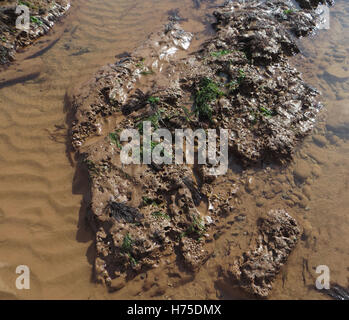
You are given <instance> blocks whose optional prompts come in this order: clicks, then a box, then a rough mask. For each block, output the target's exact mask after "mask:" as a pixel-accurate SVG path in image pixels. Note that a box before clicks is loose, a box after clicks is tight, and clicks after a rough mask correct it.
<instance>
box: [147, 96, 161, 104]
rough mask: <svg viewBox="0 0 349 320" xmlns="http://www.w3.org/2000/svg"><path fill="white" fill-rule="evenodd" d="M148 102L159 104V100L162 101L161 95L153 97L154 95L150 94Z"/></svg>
mask: <svg viewBox="0 0 349 320" xmlns="http://www.w3.org/2000/svg"><path fill="white" fill-rule="evenodd" d="M148 102H149V103H150V104H152V105H157V104H158V103H159V102H160V98H159V97H153V96H150V97H149V98H148Z"/></svg>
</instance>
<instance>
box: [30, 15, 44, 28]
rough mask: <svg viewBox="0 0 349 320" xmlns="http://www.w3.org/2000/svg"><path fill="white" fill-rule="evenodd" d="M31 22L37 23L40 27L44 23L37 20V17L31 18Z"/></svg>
mask: <svg viewBox="0 0 349 320" xmlns="http://www.w3.org/2000/svg"><path fill="white" fill-rule="evenodd" d="M30 21H31V22H33V23H36V24H37V25H39V26H41V25H42V21H41V20H40V19H39V18H37V17H34V16H31V17H30Z"/></svg>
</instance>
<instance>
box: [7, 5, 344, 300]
mask: <svg viewBox="0 0 349 320" xmlns="http://www.w3.org/2000/svg"><path fill="white" fill-rule="evenodd" d="M177 7H178V3H177V2H175V1H156V4H154V1H138V0H137V1H133V2H132V3H129V2H128V1H118V3H115V1H110V0H108V1H107V0H98V1H90V0H87V1H75V2H74V3H73V6H72V12H71V13H70V15H69V16H68V17H67V18H66V19H65V21H64V23H63V25H61V26H57V28H56V29H55V33H56V36H58V35H59V36H60V39H59V41H57V43H55V44H54V46H52V48H51V49H50V50H48V51H46V52H44V53H43V55H41V56H38V57H35V58H33V59H30V62H28V61H29V60H27V62H26V63H24V62H23V64H21V61H20V60H21V58H20V57H18V60H19V61H18V64H17V65H16V64H15V65H14V66H12V67H10V68H9V70H8V74H11V75H12V76H13V77H14V78H15V76H17V75H18V76H21V75H23V72H20V71H19V69H21V68H22V69H23V70H24V71H33V72H34V71H36V70H39V71H40V74H39V75H38V76H37V77H35V78H33V79H29V80H28V81H26V82H25V83H17V84H14V85H11V86H6V87H3V88H1V89H0V108H1V112H0V167H1V169H2V170H1V172H0V175H1V176H0V298H19V299H44V298H45V299H60V298H65V299H120V298H123V299H145V298H166V299H168V298H172V299H175V298H177V299H189V298H197V299H205V298H210V299H217V298H220V299H231V298H238V297H240V296H238V295H236V293H234V292H231V291H230V290H229V285H227V284H226V283H224V280H222V279H219V277H218V273H219V266H220V265H221V264H222V261H224V259H225V257H226V254H227V252H228V251H229V250H230V248H233V247H234V248H236V247H239V246H240V247H241V248H243V247H244V245H245V244H247V243H248V241H249V239H250V237H251V234H252V232H254V229H253V226H254V221H255V220H256V218H257V217H258V216H259V214H260V212H262V211H263V212H265V211H267V209H269V208H271V207H275V206H276V207H285V208H286V209H288V210H289V211H290V213H291V214H292V215H293V216H294V217H295V218H296V219H297V220H298V221H299V222H300V223H301V225H303V226H304V236H303V237H302V240H301V241H300V243H299V244H298V246H297V248H296V249H295V251H294V253H293V254H292V255H291V257H290V259H289V262H288V264H287V265H286V267H285V268H284V269H283V270H282V272H281V274H280V275H279V277H278V278H277V282H276V284H275V286H274V291H273V294H272V296H271V298H273V299H322V298H326V296H324V295H321V294H320V293H318V292H316V291H315V290H313V287H314V282H315V278H316V273H315V270H314V268H316V266H317V265H328V266H329V267H330V270H331V281H333V282H337V283H339V284H340V285H342V286H348V285H349V283H348V281H349V280H348V277H349V270H348V268H349V250H348V248H349V239H348V237H347V234H348V231H349V216H348V209H347V208H348V205H349V203H348V198H347V197H346V195H347V194H348V185H349V178H348V177H349V175H348V170H349V169H348V152H349V144H348V132H346V131H345V123H348V122H349V117H348V111H347V110H348V103H349V90H348V89H349V87H348V86H349V85H348V81H347V80H346V74H345V72H346V68H347V67H348V64H347V57H348V52H349V41H348V40H349V39H348V28H349V25H348V23H347V22H346V21H347V17H348V15H349V4H348V3H345V2H344V1H338V3H337V5H336V6H335V8H334V9H332V11H331V28H330V30H327V31H325V30H322V31H319V32H318V34H317V35H316V36H314V38H308V39H303V40H302V43H303V46H304V53H305V57H304V58H303V59H301V57H300V56H297V57H296V58H295V59H294V64H295V65H296V66H297V68H298V69H299V70H300V71H302V72H303V74H304V78H305V80H306V81H307V82H308V83H310V84H312V85H313V86H315V87H317V88H318V89H320V90H321V91H322V93H323V94H324V95H323V101H324V104H325V106H326V109H327V111H324V112H323V114H322V116H321V117H320V119H319V120H320V121H319V123H318V125H317V128H318V129H317V132H315V133H314V135H315V137H309V138H308V139H307V140H306V142H305V143H304V144H303V146H302V147H301V148H300V149H299V150H298V151H297V153H296V156H295V159H294V163H293V164H291V165H290V166H289V167H288V168H285V169H280V168H271V169H270V171H266V172H265V171H263V170H257V172H256V170H255V169H249V170H247V171H246V172H244V173H243V174H244V178H243V179H245V178H249V177H253V179H255V181H256V183H255V186H254V187H253V191H246V190H242V191H241V193H240V195H239V200H238V201H239V202H240V203H239V208H242V207H243V209H241V214H242V215H245V218H244V219H242V220H241V222H239V223H232V224H225V226H224V228H223V227H222V235H221V236H220V238H219V240H218V241H217V245H216V248H215V256H214V258H212V259H210V260H209V261H208V262H207V263H206V264H205V265H204V266H203V267H202V269H201V271H200V272H199V273H198V274H197V275H196V278H195V279H194V280H193V279H192V277H191V276H190V275H188V274H186V272H185V271H183V270H177V269H176V267H175V263H174V262H173V261H168V262H166V261H165V263H164V266H163V267H162V268H163V270H165V272H159V270H153V271H150V272H149V273H148V275H147V277H145V276H144V275H140V276H138V277H137V278H136V279H135V280H134V281H132V282H130V283H128V284H127V286H126V287H124V288H123V289H121V290H120V291H118V292H115V293H112V294H110V293H107V290H106V289H105V288H103V286H101V285H98V284H95V283H93V282H92V281H91V280H92V263H93V258H94V248H93V240H92V239H93V237H94V235H93V233H92V232H91V231H90V230H89V228H88V227H87V226H86V224H85V219H84V217H85V211H84V204H81V201H82V194H83V193H84V192H86V190H87V186H86V181H85V180H84V179H83V176H82V175H81V174H79V172H75V168H74V163H70V161H69V157H68V156H67V152H66V151H67V148H66V137H65V134H66V124H65V120H66V112H65V111H66V110H65V105H66V103H65V102H66V101H67V99H65V97H66V93H67V92H68V94H69V93H70V92H71V88H72V87H75V86H76V84H77V83H79V82H81V81H82V80H83V79H88V78H89V77H90V76H91V75H92V74H93V73H94V72H95V71H96V70H97V69H98V67H100V66H102V65H104V64H106V63H108V62H113V61H114V60H115V58H114V56H115V55H116V54H120V53H122V52H124V51H132V49H133V48H135V47H136V46H137V45H138V44H139V43H141V42H142V41H143V40H144V39H145V38H146V37H147V35H148V34H149V33H150V32H153V31H156V30H157V28H159V27H160V26H161V25H163V24H164V23H165V21H166V19H167V11H168V10H170V9H175V8H177ZM210 11H212V9H211V10H210ZM180 12H181V14H182V16H183V17H184V18H189V21H188V22H184V23H183V27H184V29H187V30H189V31H191V32H193V31H194V32H200V31H201V32H205V25H203V24H201V23H200V21H199V19H201V18H200V17H203V16H204V15H203V12H204V7H203V8H202V9H201V10H196V9H194V6H193V3H192V1H189V0H185V1H182V2H181V7H180ZM206 31H207V30H206ZM200 37H203V34H199V38H200ZM52 39H54V36H52ZM43 41H44V40H43ZM31 50H33V52H34V51H35V48H32V49H31ZM26 54H27V55H28V54H29V53H26ZM343 56H344V58H343ZM340 67H341V69H342V71H338V68H340ZM335 68H337V69H335ZM333 70H335V71H333ZM333 72H335V74H334V75H333ZM341 72H342V73H344V75H343V74H342V73H341ZM24 73H25V72H24ZM328 74H330V75H331V74H332V77H331V76H328ZM333 76H334V77H335V78H334V77H333ZM338 76H339V78H340V80H338ZM0 78H2V75H1V74H0ZM343 79H344V80H343ZM326 114H327V115H328V117H329V120H326V119H325V116H326ZM345 117H346V119H347V120H346V121H347V122H345ZM322 118H324V120H322ZM326 121H327V123H328V122H330V123H331V125H332V127H331V128H332V129H333V128H337V126H338V124H339V125H340V127H341V128H343V127H344V129H343V130H342V129H341V131H340V133H338V132H337V131H336V130H335V129H333V130H335V131H336V132H335V134H334V135H333V134H331V132H334V131H333V130H332V131H331V130H330V131H328V130H327V129H326ZM343 121H344V125H343ZM320 137H323V138H324V139H323V138H320ZM295 168H296V176H297V177H298V176H299V175H304V176H305V179H304V180H305V183H304V184H299V183H298V180H297V179H296V181H295V179H294V176H295V172H294V169H295ZM233 176H235V177H237V174H234V173H233V172H230V176H229V179H228V177H226V178H222V179H223V180H224V179H225V183H226V184H229V183H230V184H231V183H232V182H231V180H230V179H231V178H232V177H233ZM275 185H280V187H281V190H282V191H280V192H277V193H275V192H274V193H273V194H274V196H273V197H271V196H269V193H268V192H269V191H270V190H269V189H271V190H272V188H273V187H274V186H275ZM304 186H307V188H306V189H305V191H304ZM217 192H220V190H217ZM221 192H223V191H221ZM285 193H287V194H288V195H294V196H296V197H297V193H301V194H306V196H305V197H300V196H299V197H298V200H297V199H293V200H295V201H292V200H291V201H288V202H287V200H285ZM222 195H223V193H222ZM291 198H292V197H291ZM309 198H310V199H309ZM302 201H303V202H302ZM19 264H25V265H28V266H29V267H30V269H31V289H30V290H21V291H19V290H17V289H16V287H15V279H16V274H15V268H16V266H17V265H19ZM169 270H170V271H171V272H169ZM156 277H157V278H158V279H154V278H156ZM217 279H218V281H217ZM150 281H156V282H158V283H160V284H161V288H162V289H163V291H162V295H157V293H156V292H155V293H154V292H153V291H151V290H149V291H147V290H145V289H146V288H147V282H148V283H149V282H150Z"/></svg>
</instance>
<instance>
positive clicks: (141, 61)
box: [136, 58, 145, 68]
mask: <svg viewBox="0 0 349 320" xmlns="http://www.w3.org/2000/svg"><path fill="white" fill-rule="evenodd" d="M144 61H145V58H142V59H141V60H140V62H138V63H136V67H137V68H144Z"/></svg>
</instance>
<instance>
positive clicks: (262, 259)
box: [227, 209, 300, 298]
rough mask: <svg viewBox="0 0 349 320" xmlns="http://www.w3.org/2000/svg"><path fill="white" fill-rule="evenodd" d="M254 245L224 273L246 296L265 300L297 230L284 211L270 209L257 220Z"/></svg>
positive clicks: (298, 232) (287, 254)
mask: <svg viewBox="0 0 349 320" xmlns="http://www.w3.org/2000/svg"><path fill="white" fill-rule="evenodd" d="M258 232H259V234H258V238H257V239H256V244H255V246H254V247H253V248H252V249H251V250H250V251H248V252H246V253H244V254H243V256H242V257H241V258H239V259H238V260H236V261H235V262H234V263H233V265H232V266H231V267H230V268H229V269H228V270H227V275H228V277H229V278H230V279H231V280H232V281H233V282H235V283H238V285H239V286H240V287H241V288H243V289H244V290H246V291H247V292H248V293H249V294H252V295H255V296H258V297H262V298H265V297H267V296H268V295H269V293H270V291H271V289H272V283H273V281H274V279H275V277H276V275H277V274H278V272H279V271H280V268H281V267H282V266H283V265H284V264H285V263H286V261H287V258H288V256H289V255H290V253H291V252H292V250H293V249H294V247H295V245H296V243H297V241H298V238H299V235H300V230H299V227H298V225H297V222H296V220H294V219H293V218H292V217H291V216H290V215H289V214H288V213H287V212H286V211H285V210H282V209H281V210H271V211H269V212H268V214H267V217H266V218H262V219H260V221H259V226H258Z"/></svg>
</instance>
